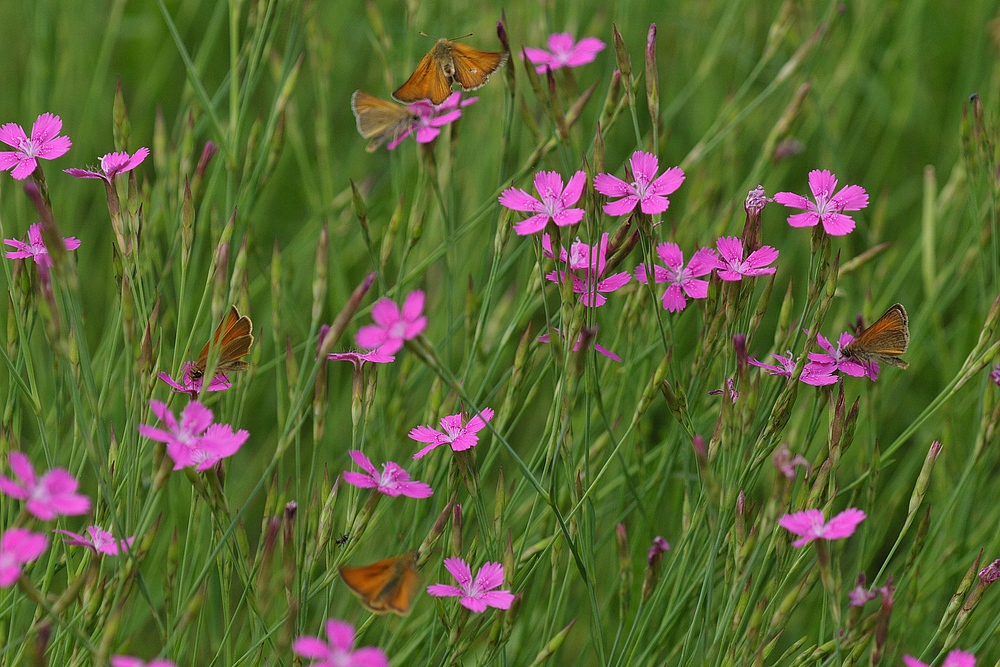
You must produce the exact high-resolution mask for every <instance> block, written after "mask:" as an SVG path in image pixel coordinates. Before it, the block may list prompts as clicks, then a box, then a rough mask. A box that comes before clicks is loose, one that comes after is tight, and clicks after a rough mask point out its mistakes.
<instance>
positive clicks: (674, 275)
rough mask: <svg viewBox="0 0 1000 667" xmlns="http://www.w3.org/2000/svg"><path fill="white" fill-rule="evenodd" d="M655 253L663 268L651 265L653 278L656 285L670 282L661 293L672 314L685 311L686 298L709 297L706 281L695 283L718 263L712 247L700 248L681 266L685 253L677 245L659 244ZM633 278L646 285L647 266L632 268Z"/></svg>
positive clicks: (665, 306)
mask: <svg viewBox="0 0 1000 667" xmlns="http://www.w3.org/2000/svg"><path fill="white" fill-rule="evenodd" d="M656 254H657V255H659V256H660V259H661V260H663V263H664V264H666V267H663V266H660V265H659V264H654V265H653V279H654V281H655V282H657V283H670V286H669V287H667V291H666V292H664V293H663V308H664V309H665V310H669V311H670V312H671V313H676V312H678V311H681V310H684V309H685V308H686V307H687V299H685V298H684V295H687V296H688V297H690V298H692V299H704V298H705V297H707V296H708V281H707V280H698V277H699V276H704V275H708V274H709V273H711V272H712V269H714V268H715V267H716V266H718V263H719V260H718V259H717V258H716V256H715V250H713V249H712V248H700V249H698V250H696V251H695V253H694V255H692V256H691V261H689V262H688V265H687V266H684V253H682V252H681V249H680V246H678V245H677V244H676V243H661V244H660V245H658V246H656ZM635 279H636V280H638V281H639V282H640V283H645V282H646V265H645V264H640V265H639V266H637V267H635Z"/></svg>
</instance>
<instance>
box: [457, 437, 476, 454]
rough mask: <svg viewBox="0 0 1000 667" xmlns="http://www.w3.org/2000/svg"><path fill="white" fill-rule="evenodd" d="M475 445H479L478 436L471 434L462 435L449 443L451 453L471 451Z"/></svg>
mask: <svg viewBox="0 0 1000 667" xmlns="http://www.w3.org/2000/svg"><path fill="white" fill-rule="evenodd" d="M477 444H479V437H478V436H476V435H473V434H472V433H463V434H461V435H458V436H456V437H455V439H454V440H452V441H451V450H452V451H453V452H464V451H465V450H467V449H472V448H473V447H475V446H476V445H477Z"/></svg>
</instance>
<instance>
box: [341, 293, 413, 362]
mask: <svg viewBox="0 0 1000 667" xmlns="http://www.w3.org/2000/svg"><path fill="white" fill-rule="evenodd" d="M423 310H424V293H423V292H422V291H420V290H414V291H412V292H410V293H409V294H408V295H407V296H406V301H405V302H403V309H402V311H400V309H399V307H398V306H397V305H396V304H395V303H393V302H392V301H391V300H390V299H386V298H385V297H383V298H381V299H379V300H378V301H376V302H375V304H374V305H373V306H372V320H374V321H375V324H366V325H365V326H363V327H361V329H359V330H358V334H357V336H355V337H354V342H356V343H357V344H358V347H363V348H365V349H367V350H370V349H374V348H378V350H379V352H381V353H382V354H384V355H392V354H395V353H396V352H398V351H399V349H400V348H401V347H403V342H404V341H407V340H410V339H413V338H416V337H417V336H419V335H420V333H421V332H422V331H423V330H424V329H426V328H427V318H426V317H424V316H423V315H421V313H422V312H423Z"/></svg>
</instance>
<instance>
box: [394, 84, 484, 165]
mask: <svg viewBox="0 0 1000 667" xmlns="http://www.w3.org/2000/svg"><path fill="white" fill-rule="evenodd" d="M461 97H462V95H461V93H457V92H456V93H452V94H451V95H449V96H448V98H447V99H446V100H445V101H444V102H442V103H441V104H438V105H436V106H435V105H434V104H431V102H430V100H419V101H417V102H414V103H413V104H408V105H407V106H408V107H409V109H410V111H412V112H413V113H415V114H416V115H417V118H416V120H414V121H413V124H412V125H411V126H410V127H408V128H407V129H406V131H404V132H403V133H402V134H401V135H399V136H398V137H396V138H395V139H393V140H392V141H390V142H389V143H388V144H386V148H387V149H389V150H390V151H392V150H396V146H398V145H399V144H400V143H402V141H403V139H405V138H406V137H408V136H410V134H411V133H412V132H413V131H414V130H416V132H417V136H416V140H417V143H418V144H428V143H430V142H432V141H434V140H435V139H436V138H437V136H438V135H439V134H441V130H440V128H442V127H444V126H445V125H447V124H448V123H454V122H455V121H456V120H458V119H459V117H461V115H462V111H461V109H462V108H463V107H467V106H469V105H470V104H472V103H473V102H475V101H476V100H478V99H479V98H478V97H469V98H467V99H464V100H462V99H461ZM460 100H461V101H460Z"/></svg>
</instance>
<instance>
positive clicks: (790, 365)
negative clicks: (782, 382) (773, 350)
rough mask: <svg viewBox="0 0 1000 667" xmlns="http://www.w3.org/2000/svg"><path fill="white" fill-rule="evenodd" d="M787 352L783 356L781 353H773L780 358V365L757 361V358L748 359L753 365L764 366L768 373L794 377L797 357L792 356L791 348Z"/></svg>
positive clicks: (776, 357) (773, 355)
mask: <svg viewBox="0 0 1000 667" xmlns="http://www.w3.org/2000/svg"><path fill="white" fill-rule="evenodd" d="M787 354H788V356H787V357H783V356H781V355H780V354H772V355H771V356H772V357H774V358H775V359H777V360H778V364H779V365H778V366H772V365H770V364H765V363H764V362H761V361H757V360H756V359H747V363H748V364H750V365H751V366H756V367H757V368H763V369H764V372H765V373H767V374H768V375H779V376H781V377H786V378H790V377H792V372H793V371H795V363H796V361H795V357H793V356H792V351H791V350H789V351H788V352H787Z"/></svg>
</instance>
